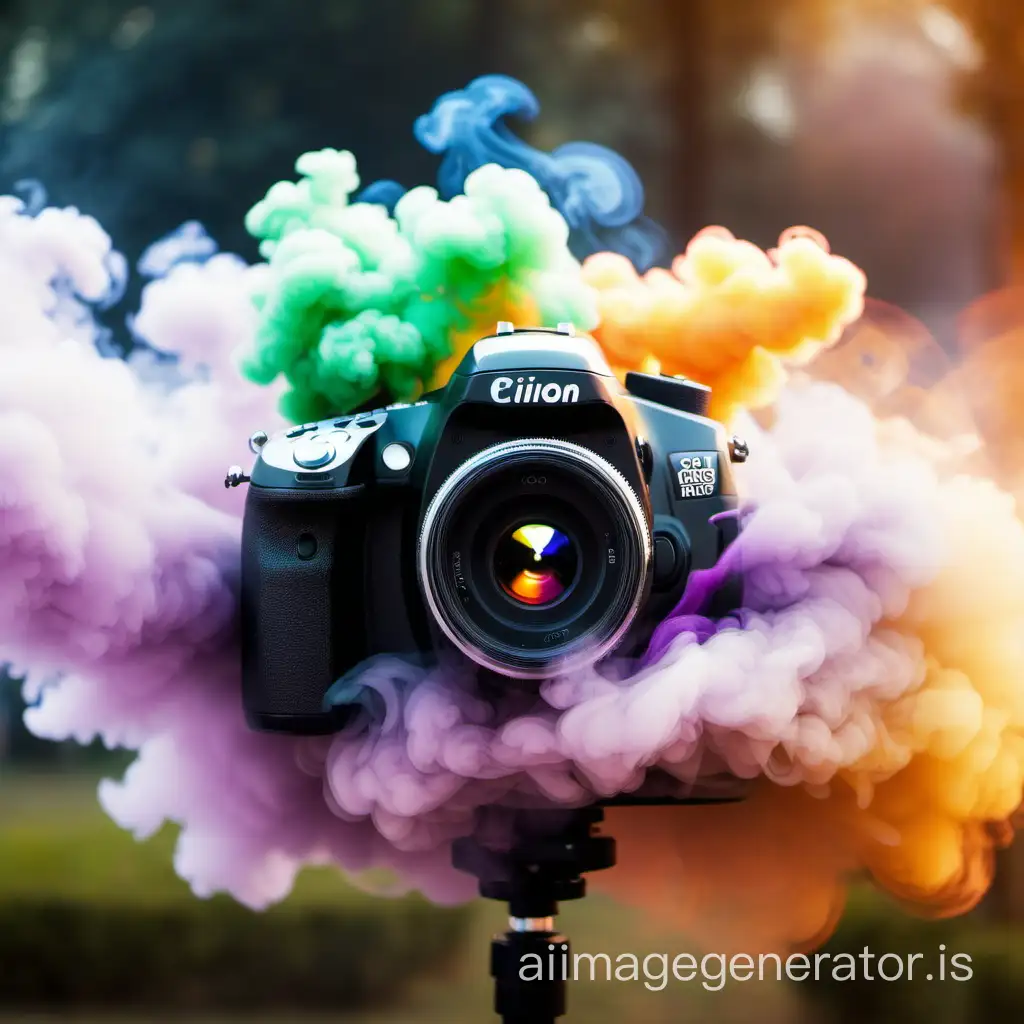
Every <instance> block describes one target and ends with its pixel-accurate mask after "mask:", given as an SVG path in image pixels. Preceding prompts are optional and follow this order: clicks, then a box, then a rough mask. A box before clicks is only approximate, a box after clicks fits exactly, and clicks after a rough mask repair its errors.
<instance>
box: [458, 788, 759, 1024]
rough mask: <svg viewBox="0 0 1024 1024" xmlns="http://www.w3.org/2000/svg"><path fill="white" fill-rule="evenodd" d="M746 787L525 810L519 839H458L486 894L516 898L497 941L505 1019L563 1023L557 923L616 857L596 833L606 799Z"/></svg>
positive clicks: (564, 953) (494, 957) (494, 967)
mask: <svg viewBox="0 0 1024 1024" xmlns="http://www.w3.org/2000/svg"><path fill="white" fill-rule="evenodd" d="M742 799H743V795H742V794H741V793H739V792H737V793H735V794H733V795H729V796H724V795H719V796H707V797H703V798H702V797H690V798H682V799H679V798H671V797H668V798H658V797H653V798H647V799H645V798H643V797H637V796H627V797H620V798H618V799H613V800H607V801H604V804H603V806H600V805H592V806H590V807H585V808H582V809H580V810H574V811H564V810H561V811H555V810H545V811H530V812H521V813H520V814H519V816H518V818H517V820H516V821H515V833H514V834H515V836H516V842H515V844H514V845H513V846H512V847H511V849H509V850H503V851H496V850H493V849H490V848H488V847H486V846H484V845H483V844H482V843H480V842H479V841H478V840H476V839H473V838H466V839H459V840H456V842H455V843H454V845H453V849H452V863H453V864H454V866H455V867H456V868H457V869H458V870H460V871H465V872H466V873H467V874H471V875H473V876H474V877H475V878H476V879H477V880H478V882H479V889H480V895H481V896H483V897H484V898H485V899H491V900H498V901H500V902H504V903H508V910H509V929H508V931H506V932H505V933H504V935H497V936H495V938H494V939H493V940H492V942H491V977H493V978H494V1011H495V1013H497V1014H498V1016H499V1017H501V1020H502V1024H555V1022H556V1021H557V1019H558V1018H559V1017H561V1016H563V1015H564V1014H565V1005H566V1001H565V988H566V982H567V981H568V980H569V977H570V976H571V973H570V966H571V964H572V951H571V950H570V948H569V940H568V939H567V938H566V937H565V936H564V935H560V934H559V933H557V932H556V931H555V915H556V914H557V913H558V904H559V903H560V902H562V901H565V900H578V899H582V898H583V897H584V896H585V895H586V894H587V883H586V881H585V879H584V878H583V875H584V874H586V873H587V872H588V871H601V870H603V869H605V868H610V867H613V866H614V864H615V840H614V839H613V838H611V837H610V836H603V835H599V834H597V833H596V831H595V830H596V828H597V826H598V825H599V824H600V823H601V822H602V821H603V820H604V806H610V805H619V806H640V805H645V804H646V805H653V806H665V805H681V804H716V803H734V802H736V801H738V800H742Z"/></svg>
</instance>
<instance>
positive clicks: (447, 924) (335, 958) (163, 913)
mask: <svg viewBox="0 0 1024 1024" xmlns="http://www.w3.org/2000/svg"><path fill="white" fill-rule="evenodd" d="M0 815H2V817H3V818H4V828H3V830H2V831H0V1006H5V1007H8V1008H9V1007H14V1006H33V1007H42V1006H58V1005H70V1004H74V1005H75V1006H76V1007H85V1006H97V1005H117V1006H118V1007H127V1006H132V1005H140V1006H148V1007H160V1008H161V1009H182V1008H186V1009H197V1008H210V1007H229V1008H231V1009H242V1008H249V1007H261V1008H264V1009H266V1008H272V1007H274V1006H283V1005H287V1006H289V1007H294V1008H300V1007H301V1008H332V1007H337V1006H340V1005H344V1006H346V1007H359V1006H361V1005H364V1004H367V1003H374V1004H379V1003H381V1002H388V1001H390V1000H394V999H397V998H400V997H401V996H402V995H403V994H405V992H406V989H407V987H408V985H409V984H410V983H411V982H412V981H413V980H414V979H415V978H417V977H419V976H421V975H423V974H424V972H428V971H431V972H433V971H438V970H443V969H444V968H445V965H446V964H449V963H451V961H452V959H453V958H454V957H456V956H457V954H458V952H459V951H460V950H461V948H462V946H463V941H464V939H465V935H466V931H467V927H468V925H469V923H470V919H471V909H470V908H457V909H442V908H437V907H433V906H431V905H429V904H428V903H427V902H426V901H424V900H422V899H420V898H418V897H408V898H402V899H382V898H378V897H373V896H370V895H368V894H365V893H363V892H360V891H358V890H355V889H353V888H351V887H350V886H349V885H347V884H346V883H345V882H344V881H343V880H342V878H341V876H340V875H339V874H338V872H336V871H332V870H328V869H318V870H311V871H307V872H305V873H304V874H303V875H302V876H301V877H300V879H299V883H298V885H297V887H296V890H295V892H294V894H293V895H292V896H291V897H290V898H289V899H288V900H287V901H286V902H285V903H284V904H282V905H280V906H278V907H274V908H272V909H271V910H269V911H266V912H264V913H256V912H254V911H250V910H248V909H246V908H245V907H242V906H240V905H238V904H236V903H234V902H233V901H231V900H230V899H228V898H227V897H223V896H221V897H215V898H213V899H211V900H197V899H196V898H195V897H194V896H192V894H191V892H190V891H189V889H188V886H187V885H186V884H185V882H183V881H182V880H181V879H180V878H178V877H177V876H176V875H175V874H174V870H173V867H172V846H173V842H174V830H173V829H170V828H165V829H164V830H163V831H162V832H161V833H160V834H159V835H158V836H156V837H155V838H153V839H151V840H149V841H148V842H144V843H141V844H139V843H136V842H135V841H134V840H133V839H132V838H131V836H129V835H128V834H126V833H124V832H122V831H120V830H119V829H118V828H117V826H115V825H114V824H113V823H112V822H111V821H109V820H108V819H106V818H105V817H104V816H103V814H102V812H101V811H100V809H99V806H98V805H97V803H96V799H95V795H94V794H93V793H92V792H90V785H89V782H88V780H87V779H85V778H81V777H78V778H76V777H75V776H63V777H62V776H54V777H50V778H45V777H44V778H21V779H18V778H11V777H10V776H8V777H5V778H4V779H3V780H2V787H0Z"/></svg>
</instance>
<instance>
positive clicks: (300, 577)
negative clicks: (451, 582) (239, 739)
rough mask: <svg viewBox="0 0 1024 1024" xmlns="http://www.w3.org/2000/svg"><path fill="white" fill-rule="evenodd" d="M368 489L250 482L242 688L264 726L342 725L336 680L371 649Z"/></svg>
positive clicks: (321, 729) (252, 716)
mask: <svg viewBox="0 0 1024 1024" xmlns="http://www.w3.org/2000/svg"><path fill="white" fill-rule="evenodd" d="M363 497H364V488H363V487H362V486H361V485H360V486H355V487H344V488H339V489H332V490H329V491H313V490H306V491H294V490H287V489H276V488H263V487H250V488H249V493H248V495H247V497H246V510H245V519H244V523H243V529H242V581H241V614H242V626H243V629H242V636H243V645H242V696H243V702H244V706H245V712H246V718H247V719H248V721H249V724H250V726H252V727H253V728H256V729H261V730H267V731H274V732H288V733H301V734H310V733H327V732H333V731H334V730H335V729H337V728H338V727H339V725H340V724H341V722H340V721H339V718H338V713H337V712H332V711H330V710H326V709H325V708H324V695H325V693H326V692H327V690H328V688H329V687H330V686H331V684H332V683H334V682H335V680H336V679H338V677H339V676H341V675H342V674H343V673H344V672H345V671H346V670H347V669H349V668H351V666H352V665H354V664H356V663H357V662H359V661H360V660H362V658H363V657H364V656H365V651H364V650H363V647H364V646H365V639H364V637H365V630H364V609H363V601H362V596H363V595H362V584H363V579H364V566H363V559H364V548H365V543H364V540H365V534H366V502H365V500H362V499H363Z"/></svg>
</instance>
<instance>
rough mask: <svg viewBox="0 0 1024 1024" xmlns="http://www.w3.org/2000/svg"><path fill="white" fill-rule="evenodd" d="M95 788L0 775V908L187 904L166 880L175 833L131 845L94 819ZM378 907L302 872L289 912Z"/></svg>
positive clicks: (80, 781)
mask: <svg viewBox="0 0 1024 1024" xmlns="http://www.w3.org/2000/svg"><path fill="white" fill-rule="evenodd" d="M96 786H97V783H96V780H95V779H93V778H90V777H88V776H83V775H76V774H66V773H53V774H48V775H38V776H33V775H29V776H18V775H13V776H12V775H10V774H4V775H0V900H5V899H10V898H12V897H17V898H19V899H30V898H32V897H47V898H50V899H60V900H68V901H73V900H102V901H103V902H104V903H107V904H111V903H120V902H125V903H131V904H133V905H138V904H140V903H141V904H155V905H163V904H166V903H168V902H177V901H180V900H191V899H194V898H195V897H194V896H193V895H192V893H191V891H190V889H189V887H188V885H187V883H186V882H184V881H183V880H182V879H181V878H179V877H178V876H177V875H176V874H175V872H174V866H173V852H174V844H175V840H176V837H177V828H176V827H174V826H171V825H167V826H165V827H164V828H163V829H162V830H161V831H160V832H159V833H158V834H157V835H155V836H153V837H152V838H151V839H148V840H145V841H141V842H140V841H137V840H136V839H135V838H134V837H133V836H132V835H131V834H130V833H128V832H125V831H124V830H123V829H121V828H119V827H118V826H117V825H115V824H114V822H112V821H111V820H110V819H109V818H108V817H107V816H106V815H105V814H104V813H103V811H102V809H101V808H100V805H99V801H98V799H97V796H96ZM371 900H372V901H375V902H382V901H380V900H379V899H378V898H377V897H374V896H371V895H368V894H366V893H365V892H363V891H362V890H360V889H357V888H355V887H353V886H351V885H347V884H346V883H345V881H344V880H343V878H342V876H341V875H340V874H339V873H338V872H337V871H335V870H333V869H330V868H311V869H307V870H306V871H304V872H302V874H301V875H300V877H299V879H298V882H297V884H296V886H295V890H294V891H293V893H292V895H291V896H290V897H289V898H288V900H287V901H286V903H287V906H289V907H302V906H314V905H315V906H320V907H322V906H331V905H338V906H345V905H350V904H352V903H353V902H360V903H362V902H367V901H371Z"/></svg>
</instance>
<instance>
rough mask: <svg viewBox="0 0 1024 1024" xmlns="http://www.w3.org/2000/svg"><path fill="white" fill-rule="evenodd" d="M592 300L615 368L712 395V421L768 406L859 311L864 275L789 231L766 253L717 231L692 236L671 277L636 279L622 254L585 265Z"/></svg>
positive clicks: (664, 273) (816, 240) (814, 239)
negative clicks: (670, 377)
mask: <svg viewBox="0 0 1024 1024" xmlns="http://www.w3.org/2000/svg"><path fill="white" fill-rule="evenodd" d="M583 276H584V280H585V281H586V282H587V283H588V284H590V285H591V286H592V287H594V288H595V289H597V292H598V307H599V312H600V325H599V326H598V328H597V330H596V331H595V335H594V336H595V337H596V338H597V340H598V341H599V342H600V343H601V345H602V347H603V348H604V350H605V352H606V354H607V355H608V358H609V360H610V361H611V362H612V363H613V365H615V366H616V367H617V368H619V369H621V370H647V369H655V370H660V371H661V372H662V373H669V374H678V375H681V376H686V377H691V378H693V379H694V380H698V381H700V382H701V383H702V384H707V385H708V386H709V387H710V388H711V389H712V414H713V415H714V416H715V417H717V418H718V419H721V420H728V419H729V418H730V417H731V415H732V413H733V411H734V410H736V409H738V408H741V407H744V408H748V409H755V408H759V407H761V406H763V405H766V404H768V403H769V402H771V401H772V399H773V398H774V397H775V395H776V394H777V393H778V390H779V388H780V387H781V386H782V385H783V383H784V382H785V380H786V368H787V366H794V365H800V364H803V363H807V362H809V361H810V360H811V359H812V358H813V357H814V356H815V355H816V354H817V353H818V352H820V351H821V349H822V348H824V347H827V346H829V345H831V344H833V343H834V342H835V341H836V340H837V339H838V338H839V336H840V333H841V332H842V329H843V328H844V327H845V326H846V325H847V324H849V323H851V322H852V321H854V320H855V319H856V318H857V317H858V316H859V315H860V312H861V309H862V306H863V297H864V287H865V279H864V275H863V274H862V273H861V271H860V270H858V269H857V268H856V267H855V266H854V265H853V264H852V263H850V262H848V261H847V260H844V259H840V258H839V257H836V256H832V255H830V253H829V252H828V246H827V244H826V243H825V240H824V239H823V238H821V236H820V235H817V234H816V233H814V232H811V231H809V230H808V229H806V228H794V229H792V230H791V231H789V232H787V233H786V234H784V235H783V236H782V238H781V239H780V240H779V246H778V248H777V249H775V250H772V251H771V252H764V251H763V250H761V249H759V248H758V247H757V246H755V245H752V244H751V243H749V242H742V241H739V240H737V239H736V238H735V237H733V235H731V234H730V233H729V232H728V231H726V230H725V229H724V228H708V229H707V230H705V231H702V232H701V233H700V234H698V235H697V236H696V237H695V238H694V239H693V241H692V242H690V244H689V246H688V247H687V249H686V252H685V253H684V254H683V255H682V256H678V257H677V258H676V259H675V260H674V262H673V264H672V269H671V271H668V270H661V269H655V270H650V271H648V272H647V273H646V274H645V275H644V276H643V277H640V276H639V275H638V274H637V272H636V271H635V270H634V269H633V266H632V264H631V263H630V262H629V260H627V259H626V258H625V257H624V256H618V255H615V254H613V253H599V254H597V255H595V256H591V257H590V258H589V259H587V260H586V262H585V263H584V264H583Z"/></svg>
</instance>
